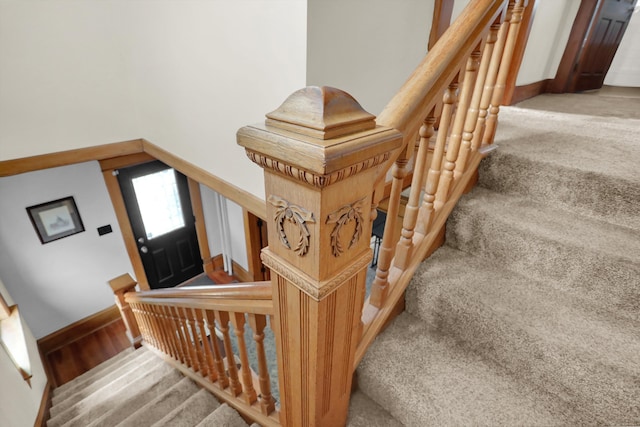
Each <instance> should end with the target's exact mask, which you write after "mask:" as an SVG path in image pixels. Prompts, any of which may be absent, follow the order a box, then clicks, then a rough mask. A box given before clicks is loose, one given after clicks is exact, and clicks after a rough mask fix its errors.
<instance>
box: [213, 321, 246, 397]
mask: <svg viewBox="0 0 640 427" xmlns="http://www.w3.org/2000/svg"><path fill="white" fill-rule="evenodd" d="M215 316H216V321H217V322H218V327H219V329H220V332H221V333H222V342H223V343H224V352H225V355H226V358H227V372H228V373H229V388H230V389H231V394H232V395H234V396H237V395H239V394H240V393H242V384H241V383H240V379H239V378H238V367H237V366H236V359H235V355H234V354H233V347H231V336H230V335H229V313H227V312H226V311H216V312H215Z"/></svg>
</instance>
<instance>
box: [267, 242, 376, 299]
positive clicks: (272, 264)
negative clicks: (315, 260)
mask: <svg viewBox="0 0 640 427" xmlns="http://www.w3.org/2000/svg"><path fill="white" fill-rule="evenodd" d="M260 258H261V259H262V262H263V263H264V265H265V266H267V267H269V268H270V269H271V271H272V273H276V274H277V275H278V276H281V277H283V278H285V279H286V280H288V281H289V282H291V283H292V284H293V285H295V286H296V287H297V288H298V289H300V290H301V291H302V292H304V293H306V294H307V295H309V296H310V297H311V298H313V299H315V300H316V301H320V300H322V299H323V298H325V297H326V296H327V295H329V294H330V293H331V292H333V291H335V290H336V288H338V286H340V285H341V284H343V283H344V282H346V281H347V280H349V279H350V278H351V277H353V276H354V275H355V274H357V273H358V272H360V271H361V270H362V269H364V268H366V267H367V266H368V265H369V263H370V262H371V258H372V254H371V251H366V252H365V253H364V254H363V255H362V256H361V257H360V258H358V259H356V260H355V261H354V262H353V263H352V264H351V265H350V266H348V267H347V268H346V269H344V270H343V271H342V272H341V273H340V274H338V275H337V276H334V277H333V278H331V279H329V280H325V281H323V282H319V281H317V280H314V279H312V278H311V277H309V275H307V274H306V273H304V272H303V271H301V270H299V269H298V268H296V267H293V266H292V265H290V264H289V263H287V262H286V261H284V260H282V259H281V258H278V257H276V256H275V255H273V254H272V253H271V251H269V249H263V250H262V253H261V254H260Z"/></svg>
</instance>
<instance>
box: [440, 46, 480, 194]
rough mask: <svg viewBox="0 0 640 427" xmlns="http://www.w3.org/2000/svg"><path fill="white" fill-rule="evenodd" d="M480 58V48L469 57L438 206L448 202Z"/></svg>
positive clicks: (441, 180)
mask: <svg viewBox="0 0 640 427" xmlns="http://www.w3.org/2000/svg"><path fill="white" fill-rule="evenodd" d="M479 59H480V51H479V50H474V51H473V52H472V53H471V55H470V56H469V58H468V59H467V64H466V68H465V72H464V80H463V82H462V89H461V94H460V100H459V101H458V108H457V111H456V115H455V119H454V120H453V126H452V127H451V136H450V137H449V144H448V145H447V153H446V155H445V162H444V165H443V171H442V174H441V176H440V182H439V183H438V190H437V192H436V204H437V205H438V206H441V205H443V204H444V203H446V202H447V200H448V198H449V191H450V189H451V182H452V181H453V178H454V174H453V170H454V168H455V167H456V160H458V152H459V151H460V143H461V141H462V131H463V128H464V123H465V120H466V117H467V110H468V109H469V104H470V103H471V95H472V94H473V85H474V83H475V81H476V74H477V71H478V60H479Z"/></svg>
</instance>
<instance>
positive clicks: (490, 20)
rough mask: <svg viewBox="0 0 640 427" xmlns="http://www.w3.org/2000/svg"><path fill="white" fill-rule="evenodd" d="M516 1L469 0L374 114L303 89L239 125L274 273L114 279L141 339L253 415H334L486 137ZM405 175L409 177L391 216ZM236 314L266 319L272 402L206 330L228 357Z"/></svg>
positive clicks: (519, 6)
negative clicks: (237, 279) (203, 279)
mask: <svg viewBox="0 0 640 427" xmlns="http://www.w3.org/2000/svg"><path fill="white" fill-rule="evenodd" d="M526 3H527V2H526V0H510V1H507V0H504V1H503V0H472V1H471V2H470V4H469V6H468V7H467V8H466V9H465V10H464V11H463V12H462V14H461V15H460V17H459V18H458V19H457V20H456V21H455V22H454V23H453V24H452V25H451V27H449V29H448V30H447V31H446V32H445V34H444V35H443V36H442V38H441V39H440V41H438V43H436V45H435V46H434V47H433V49H432V50H431V51H430V52H429V54H428V55H427V56H426V57H425V59H424V60H423V61H422V63H421V64H420V65H419V66H418V68H417V69H416V70H415V71H414V73H413V74H412V76H411V77H410V78H409V80H408V81H407V82H406V83H405V85H404V86H403V87H402V88H401V89H400V91H399V92H398V94H397V95H396V96H395V97H394V98H393V99H392V100H391V102H390V103H389V104H388V106H387V107H386V108H385V109H384V111H383V112H382V114H381V115H380V116H379V117H378V118H377V119H376V118H375V117H374V116H373V115H371V114H369V113H367V112H366V111H364V110H363V109H362V107H361V106H360V105H359V104H358V103H357V102H356V101H355V99H353V98H352V97H351V96H350V95H348V94H346V93H345V92H342V91H340V90H337V89H333V88H327V87H323V88H320V87H309V88H305V89H302V90H300V91H297V92H295V93H294V94H293V95H291V96H290V97H289V98H288V99H287V100H286V101H285V102H284V103H283V104H282V106H281V107H280V108H278V109H277V110H275V111H273V112H271V113H269V114H267V119H266V121H265V123H264V124H257V125H252V126H246V127H244V128H242V129H240V130H239V131H238V135H237V138H238V143H239V144H240V145H242V146H243V147H245V149H246V152H247V155H248V157H249V158H250V159H251V160H252V161H254V162H255V163H257V164H258V165H259V166H261V167H263V168H264V176H265V193H266V199H267V200H266V202H267V203H266V206H267V225H268V233H269V236H268V237H269V246H268V247H267V248H265V249H263V251H262V260H263V263H264V264H265V265H266V266H267V267H269V268H270V269H271V284H270V285H264V284H263V285H258V284H253V285H250V286H248V287H243V288H238V287H232V288H215V289H214V288H207V289H202V290H196V289H191V290H184V289H180V290H167V291H152V292H143V293H137V294H136V293H132V292H130V290H129V291H120V295H121V296H122V298H119V299H121V300H123V301H124V304H123V305H122V306H121V309H122V310H123V316H125V318H126V316H127V314H126V313H125V312H126V310H127V309H129V308H128V307H127V305H130V309H132V313H133V314H130V316H135V320H131V321H130V323H137V324H138V325H139V327H140V330H141V331H142V336H143V338H144V341H146V342H147V343H149V345H151V346H153V347H154V348H156V349H157V350H158V351H160V352H162V353H164V354H166V355H169V357H170V359H171V360H173V361H174V362H175V363H176V364H177V365H178V366H181V367H182V369H183V371H184V372H190V374H189V375H190V376H192V377H194V378H196V379H198V380H199V381H200V382H201V383H202V384H205V386H206V387H207V388H209V389H210V390H211V391H212V392H214V393H215V394H216V395H218V396H219V397H220V398H222V399H224V400H226V401H228V402H229V403H230V404H232V405H233V406H234V407H235V408H236V409H238V410H240V411H241V412H242V413H243V414H244V415H246V416H248V417H253V419H255V420H257V421H258V422H259V423H261V424H264V425H272V424H276V423H277V422H279V423H280V424H281V425H284V426H340V425H344V424H345V421H346V417H347V411H348V404H349V396H350V393H351V384H352V374H353V372H354V370H355V367H356V366H357V364H358V362H359V361H360V360H361V358H362V357H363V356H364V354H365V352H366V350H367V348H368V347H369V346H370V345H371V343H372V342H373V340H374V339H375V337H376V336H377V334H378V333H379V332H380V331H381V329H382V328H383V326H384V325H385V324H386V322H388V321H389V319H390V317H391V316H392V315H393V314H394V308H395V307H396V306H397V303H398V302H399V301H400V300H401V298H402V297H403V294H404V291H405V289H406V287H407V285H408V283H409V281H410V280H411V278H412V276H413V274H414V272H415V270H416V269H417V267H418V265H419V264H420V263H421V262H422V260H423V259H424V258H425V256H426V255H427V254H428V253H429V252H430V251H431V250H432V249H433V247H434V244H435V243H436V242H437V239H438V236H440V235H441V232H442V229H443V227H444V224H445V221H446V219H447V217H448V216H449V214H450V212H451V211H452V209H453V207H454V206H455V204H456V203H457V201H458V199H459V198H460V197H461V195H462V194H463V193H464V192H465V191H466V190H468V188H469V187H470V185H473V183H474V179H475V177H476V174H477V167H478V165H479V163H480V161H481V160H482V159H483V158H484V157H485V156H486V154H487V153H488V152H489V151H490V150H491V149H492V148H493V147H492V143H493V138H494V135H495V130H496V126H497V120H498V113H499V106H500V103H501V100H502V97H503V94H504V90H505V82H506V81H507V76H508V72H509V69H510V65H511V58H512V53H513V50H514V46H515V42H516V39H517V33H518V30H519V25H520V20H521V17H522V13H523V9H524V7H526ZM389 170H390V175H391V182H390V183H386V177H387V176H388V172H389ZM409 174H411V175H409ZM407 176H411V189H410V193H409V196H408V201H407V203H406V207H405V211H404V216H403V218H402V219H400V217H399V212H400V210H401V199H402V196H401V194H402V193H403V191H405V188H404V182H405V178H406V177H407ZM387 184H388V186H390V191H387V190H385V186H387ZM387 194H388V198H387V200H385V203H384V204H385V206H386V211H387V212H386V214H387V219H386V224H385V233H384V235H383V238H382V243H381V247H380V251H379V259H378V267H377V271H376V273H375V279H374V280H373V283H372V286H371V294H370V296H369V298H368V299H366V300H365V293H366V292H365V286H366V275H367V274H366V272H367V267H368V265H369V263H370V261H371V248H370V239H369V236H370V233H371V228H372V222H373V220H374V219H375V217H376V213H377V208H378V206H379V205H380V202H381V199H382V198H383V196H385V195H387ZM452 274H455V272H452ZM114 290H115V288H114ZM116 294H117V295H118V291H116ZM125 294H126V295H125ZM245 316H248V319H249V322H250V323H251V326H252V327H253V328H254V334H256V335H257V336H258V337H259V336H261V330H262V329H261V328H263V327H264V324H265V322H266V317H269V318H270V319H271V325H273V332H274V335H275V347H276V355H277V365H278V384H279V391H280V399H279V404H280V407H279V411H276V410H275V409H274V405H273V402H272V400H270V393H269V388H268V381H267V380H266V379H265V378H266V375H268V373H267V372H266V370H265V369H263V368H264V365H265V364H266V361H264V360H263V361H262V362H260V369H259V377H260V381H258V383H259V384H256V382H255V381H253V382H252V381H250V379H251V378H252V377H251V375H249V371H248V369H246V371H244V370H245V368H247V363H246V351H244V350H242V348H241V347H242V346H240V347H239V349H238V352H239V356H238V357H239V363H240V369H241V370H242V371H243V372H242V374H238V372H237V371H236V368H235V367H234V366H235V363H227V366H226V368H224V367H222V365H221V363H222V361H221V357H222V356H221V354H222V353H221V351H222V349H221V348H217V347H216V346H218V345H219V344H218V343H217V342H216V340H215V339H210V338H212V337H213V334H210V333H208V332H207V331H212V330H214V327H216V326H217V328H218V329H219V330H220V331H221V333H222V337H223V338H222V343H223V347H224V348H225V354H231V353H232V351H231V349H230V348H229V347H230V346H229V344H227V342H228V341H229V330H230V326H229V322H231V324H232V325H233V326H234V331H235V333H236V334H237V335H238V334H239V335H240V336H239V337H238V338H239V341H242V337H241V330H242V322H243V321H244V319H245ZM234 322H235V323H234ZM133 327H134V328H135V325H134V326H133ZM260 342H261V339H257V341H256V344H257V347H259V346H260ZM259 352H260V351H259ZM243 353H244V355H243ZM260 358H264V351H262V355H261V356H260ZM227 361H229V359H227ZM399 363H401V361H399ZM201 379H206V381H205V380H201ZM265 381H266V382H265ZM212 384H214V385H215V387H214V386H213V385H212ZM258 386H259V387H260V388H259V391H258ZM252 390H255V391H252Z"/></svg>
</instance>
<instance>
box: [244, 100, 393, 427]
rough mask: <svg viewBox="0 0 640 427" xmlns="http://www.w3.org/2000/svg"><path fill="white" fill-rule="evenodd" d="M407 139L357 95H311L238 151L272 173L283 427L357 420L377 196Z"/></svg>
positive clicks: (291, 104) (248, 135) (249, 130)
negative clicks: (356, 376) (354, 406)
mask: <svg viewBox="0 0 640 427" xmlns="http://www.w3.org/2000/svg"><path fill="white" fill-rule="evenodd" d="M401 140H402V137H401V134H400V133H399V132H397V131H395V130H393V129H390V128H385V127H380V126H376V123H375V117H374V116H373V115H371V114H369V113H367V112H366V111H364V110H363V109H362V107H361V106H360V105H359V104H358V103H357V102H356V100H355V99H353V98H352V97H351V96H350V95H349V94H347V93H345V92H342V91H340V90H337V89H333V88H328V87H322V88H320V87H308V88H305V89H301V90H299V91H297V92H295V93H294V94H293V95H291V96H290V97H289V98H288V99H287V100H286V101H285V102H284V103H283V104H282V105H281V106H280V108H278V109H277V110H276V111H273V112H272V113H269V114H267V119H266V121H265V123H264V124H259V125H254V126H246V127H244V128H242V129H240V130H239V131H238V143H239V144H240V145H242V146H243V147H245V149H246V151H247V155H248V156H249V158H250V159H251V160H252V161H253V162H255V163H257V164H258V165H259V166H261V167H262V168H264V177H265V197H266V199H267V224H268V230H269V243H270V244H269V247H268V248H265V249H263V251H262V260H263V262H264V263H265V265H267V266H268V267H269V268H270V269H271V282H272V285H273V295H274V302H275V315H274V322H273V323H274V325H273V329H274V330H275V331H276V337H277V338H276V345H277V351H278V370H279V385H280V396H281V420H280V421H281V423H282V424H283V425H285V426H331V427H334V426H340V425H344V424H345V422H346V418H347V410H348V404H349V396H350V392H351V380H352V374H353V363H354V355H355V349H356V345H357V343H358V340H359V338H360V318H361V314H362V306H363V303H364V294H365V280H366V269H367V265H368V264H369V262H370V260H371V249H370V248H369V242H370V233H371V224H370V221H371V220H370V218H371V206H372V200H371V197H372V193H373V189H374V188H373V186H374V183H375V180H376V178H377V177H378V175H379V174H380V173H382V172H383V171H381V167H382V165H383V164H384V163H385V161H386V160H388V159H389V157H390V155H391V152H392V151H393V150H395V149H397V148H399V147H400V145H401Z"/></svg>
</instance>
